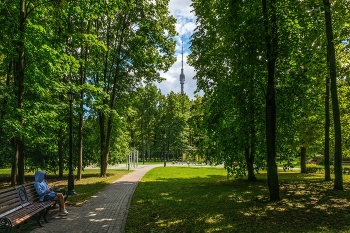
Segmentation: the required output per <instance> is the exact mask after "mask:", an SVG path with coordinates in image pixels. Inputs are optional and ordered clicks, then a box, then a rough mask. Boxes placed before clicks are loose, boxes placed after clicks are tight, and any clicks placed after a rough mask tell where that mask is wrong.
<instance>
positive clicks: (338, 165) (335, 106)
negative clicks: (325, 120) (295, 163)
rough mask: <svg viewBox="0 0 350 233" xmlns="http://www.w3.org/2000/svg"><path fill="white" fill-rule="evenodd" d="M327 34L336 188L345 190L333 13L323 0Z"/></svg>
mask: <svg viewBox="0 0 350 233" xmlns="http://www.w3.org/2000/svg"><path fill="white" fill-rule="evenodd" d="M323 5H324V8H325V9H324V15H325V23H326V35H327V58H328V59H327V60H328V65H329V77H330V80H331V99H332V110H333V122H334V141H335V146H334V178H335V179H334V189H335V190H343V173H342V143H341V124H340V112H339V103H338V91H337V76H336V75H337V73H336V59H335V49H334V42H333V28H332V15H331V6H330V3H329V0H323Z"/></svg>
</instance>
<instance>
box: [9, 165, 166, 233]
mask: <svg viewBox="0 0 350 233" xmlns="http://www.w3.org/2000/svg"><path fill="white" fill-rule="evenodd" d="M157 166H161V165H147V166H146V165H141V166H139V167H138V168H136V169H135V171H134V172H131V173H128V174H127V175H125V176H123V177H121V178H120V179H118V180H117V181H115V182H114V183H113V184H111V185H109V186H107V187H106V188H104V189H103V190H101V191H100V192H99V193H97V194H96V196H94V197H93V198H91V199H90V200H88V201H87V202H86V203H85V204H84V205H82V206H80V207H73V206H67V210H68V211H69V215H68V216H64V217H61V216H58V215H57V214H58V211H57V210H53V211H52V212H51V214H50V216H49V219H48V220H49V223H44V224H43V225H44V227H38V226H37V225H36V224H35V222H33V223H30V224H28V225H23V226H22V227H21V228H20V229H18V230H16V231H15V232H31V233H50V232H70V233H75V232H77V233H78V232H79V233H80V232H93V233H95V232H96V233H100V232H101V233H102V232H103V233H104V232H113V233H124V232H125V223H126V218H127V215H128V209H129V206H130V201H131V198H132V195H133V193H134V190H135V188H136V186H137V184H138V182H139V181H140V180H141V178H142V177H143V175H144V174H145V173H146V172H147V171H149V170H151V169H152V168H154V167H157Z"/></svg>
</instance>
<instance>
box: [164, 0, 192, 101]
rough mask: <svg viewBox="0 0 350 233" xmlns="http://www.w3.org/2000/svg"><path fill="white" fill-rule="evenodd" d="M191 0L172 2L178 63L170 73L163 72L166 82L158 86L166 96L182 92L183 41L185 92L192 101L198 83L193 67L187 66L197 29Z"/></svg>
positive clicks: (170, 6)
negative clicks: (191, 43)
mask: <svg viewBox="0 0 350 233" xmlns="http://www.w3.org/2000/svg"><path fill="white" fill-rule="evenodd" d="M191 4H192V1H191V0H170V3H169V11H170V13H171V14H172V15H173V16H174V17H175V18H176V19H177V23H176V31H177V32H178V34H179V35H178V36H177V37H176V38H174V39H175V40H176V54H175V56H176V57H177V61H176V62H175V64H174V65H173V66H172V67H171V68H170V69H169V71H168V72H166V73H163V72H161V73H160V75H161V77H164V78H166V81H164V82H162V83H159V84H157V86H158V87H159V88H160V89H161V91H162V93H163V94H164V95H167V94H169V93H170V92H171V91H173V92H175V93H180V92H181V85H180V73H181V52H182V41H183V42H184V64H183V65H184V74H185V78H186V80H185V85H184V92H185V93H186V94H187V95H188V96H189V98H190V99H192V98H193V96H194V91H195V90H196V88H197V86H196V81H195V80H194V79H193V77H194V75H195V74H196V73H195V71H194V69H193V67H191V66H189V65H188V64H187V55H188V54H189V53H190V52H191V51H190V50H189V49H188V47H189V44H188V41H189V37H190V36H191V35H192V33H193V31H194V30H195V27H196V17H195V14H194V12H192V11H193V8H192V7H191Z"/></svg>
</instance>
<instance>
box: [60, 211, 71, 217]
mask: <svg viewBox="0 0 350 233" xmlns="http://www.w3.org/2000/svg"><path fill="white" fill-rule="evenodd" d="M68 214H69V213H68V211H67V210H62V211H61V212H60V213H59V214H58V215H59V216H67V215H68Z"/></svg>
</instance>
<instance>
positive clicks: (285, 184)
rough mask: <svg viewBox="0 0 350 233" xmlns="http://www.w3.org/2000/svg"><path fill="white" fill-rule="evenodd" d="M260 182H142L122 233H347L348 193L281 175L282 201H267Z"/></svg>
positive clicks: (318, 182)
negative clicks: (124, 230)
mask: <svg viewBox="0 0 350 233" xmlns="http://www.w3.org/2000/svg"><path fill="white" fill-rule="evenodd" d="M175 177H176V176H175ZM308 177H309V179H308ZM259 179H260V181H257V182H252V183H250V182H248V181H245V180H234V181H232V180H227V179H226V177H225V176H220V175H212V176H211V175H207V176H205V177H203V178H200V177H192V178H184V177H181V178H165V177H158V178H157V179H156V180H154V181H152V180H150V181H145V182H141V183H140V184H139V185H138V187H137V189H136V192H135V193H134V196H133V200H132V204H131V207H130V210H129V215H128V220H127V228H126V232H167V233H168V232H350V222H349V221H348V219H349V217H350V215H349V211H350V207H349V197H350V192H349V191H334V190H332V189H333V186H332V185H333V183H332V182H324V181H322V179H323V178H322V177H320V176H318V177H314V176H312V175H301V174H295V173H294V174H280V175H279V179H280V184H281V185H280V194H281V198H282V200H281V201H279V202H269V201H268V196H269V193H268V189H267V181H266V178H265V176H264V175H261V176H259ZM344 188H345V190H349V189H350V187H349V184H348V183H345V184H344Z"/></svg>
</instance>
